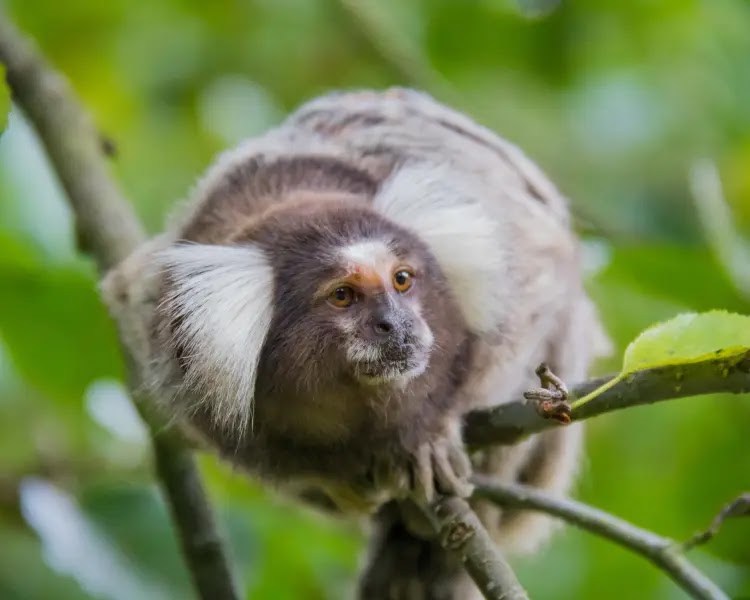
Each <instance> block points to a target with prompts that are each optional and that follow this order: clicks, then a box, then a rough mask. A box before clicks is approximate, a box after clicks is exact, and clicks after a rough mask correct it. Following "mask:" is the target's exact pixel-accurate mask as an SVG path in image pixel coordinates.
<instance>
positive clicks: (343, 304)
mask: <svg viewBox="0 0 750 600" xmlns="http://www.w3.org/2000/svg"><path fill="white" fill-rule="evenodd" d="M354 300H355V295H354V290H353V289H352V288H350V287H349V286H348V285H342V286H339V287H337V288H336V289H335V290H333V291H332V292H331V294H330V296H328V302H329V303H330V304H332V305H333V306H335V307H337V308H347V307H349V306H351V305H352V304H354Z"/></svg>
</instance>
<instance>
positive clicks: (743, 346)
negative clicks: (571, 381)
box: [571, 310, 750, 410]
mask: <svg viewBox="0 0 750 600" xmlns="http://www.w3.org/2000/svg"><path fill="white" fill-rule="evenodd" d="M748 352H750V317H748V316H745V315H738V314H736V313H730V312H727V311H722V310H714V311H710V312H706V313H684V314H681V315H677V316H676V317H674V318H673V319H670V320H669V321H666V322H664V323H659V324H657V325H654V326H652V327H649V328H648V329H646V330H645V331H644V332H642V333H641V334H640V335H639V336H638V337H637V338H636V339H635V340H633V341H632V342H631V343H630V345H629V346H628V347H627V348H626V350H625V356H624V357H623V365H622V371H621V373H620V374H619V375H618V376H617V377H615V378H614V379H611V380H610V381H608V382H607V383H605V384H604V385H602V386H601V387H599V388H597V389H595V390H594V391H593V392H591V393H589V394H587V395H586V396H584V397H583V398H579V399H578V400H576V401H574V402H573V403H571V407H572V408H573V409H574V410H575V409H576V408H579V407H581V406H583V405H584V404H586V403H587V402H589V401H591V400H593V399H594V398H596V397H597V396H599V395H600V394H602V393H603V392H605V391H606V390H609V389H611V388H612V387H614V386H615V385H617V384H618V383H619V382H620V381H622V380H623V379H625V378H627V377H628V376H629V375H632V374H633V373H635V372H636V371H642V370H646V369H652V368H656V367H679V366H680V365H686V366H687V365H696V366H697V365H705V364H707V363H715V364H716V367H717V368H722V369H727V368H728V367H730V366H732V364H733V363H735V362H738V361H740V360H742V359H743V358H744V357H745V356H746V355H747V353H748Z"/></svg>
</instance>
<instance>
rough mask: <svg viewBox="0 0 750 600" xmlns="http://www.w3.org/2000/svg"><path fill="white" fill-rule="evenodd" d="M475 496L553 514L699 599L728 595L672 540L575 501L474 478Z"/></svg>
mask: <svg viewBox="0 0 750 600" xmlns="http://www.w3.org/2000/svg"><path fill="white" fill-rule="evenodd" d="M474 483H475V485H476V488H475V491H474V497H477V498H483V499H485V500H489V501H490V502H494V503H495V504H498V505H500V506H504V507H512V508H525V509H530V510H537V511H541V512H544V513H547V514H550V515H554V516H556V517H559V518H560V519H563V520H564V521H567V522H568V523H571V524H573V525H576V526H577V527H580V528H581V529H585V530H586V531H589V532H591V533H594V534H596V535H600V536H602V537H605V538H607V539H608V540H610V541H612V542H615V543H616V544H619V545H621V546H624V547H625V548H627V549H628V550H631V551H632V552H635V553H636V554H639V555H640V556H643V557H644V558H646V559H648V560H649V561H651V562H652V563H653V564H654V565H656V566H657V567H658V568H659V569H661V570H662V571H664V572H665V573H666V574H667V575H669V577H670V578H672V580H674V581H675V583H677V585H679V586H680V587H681V588H682V589H683V590H685V591H686V592H687V593H688V594H690V596H691V597H692V598H697V599H700V600H728V598H729V597H728V596H727V595H726V594H725V593H724V592H723V591H722V590H721V589H720V588H719V587H718V586H717V585H716V584H715V583H714V582H713V581H711V580H710V579H709V578H708V577H706V576H705V575H704V574H703V573H702V572H701V571H699V570H698V569H697V568H696V567H695V566H694V565H693V564H692V563H691V562H690V561H688V560H687V558H685V557H684V556H683V555H682V554H681V552H680V546H679V544H677V543H676V542H675V541H673V540H671V539H668V538H664V537H661V536H659V535H657V534H655V533H653V532H651V531H647V530H645V529H641V528H639V527H636V526H635V525H632V524H630V523H628V522H627V521H623V520H622V519H620V518H618V517H615V516H614V515H611V514H609V513H606V512H604V511H602V510H599V509H597V508H594V507H592V506H587V505H586V504H583V503H581V502H576V501H575V500H570V499H564V498H558V497H554V496H552V495H550V494H548V493H545V492H542V491H540V490H538V489H536V488H532V487H528V486H524V485H520V484H516V483H513V484H510V483H500V482H497V481H494V480H492V479H491V478H487V477H481V476H475V478H474Z"/></svg>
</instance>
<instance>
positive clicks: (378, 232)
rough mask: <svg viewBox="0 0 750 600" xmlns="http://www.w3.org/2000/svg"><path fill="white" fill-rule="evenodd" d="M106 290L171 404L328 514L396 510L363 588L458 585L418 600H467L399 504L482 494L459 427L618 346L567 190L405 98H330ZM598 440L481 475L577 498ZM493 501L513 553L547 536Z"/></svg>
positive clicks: (508, 450)
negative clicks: (586, 268)
mask: <svg viewBox="0 0 750 600" xmlns="http://www.w3.org/2000/svg"><path fill="white" fill-rule="evenodd" d="M407 285H408V287H407ZM103 290H104V295H105V298H106V300H107V302H108V304H109V306H110V307H111V310H112V312H113V313H114V315H115V316H116V318H117V319H118V320H119V322H120V324H121V328H122V330H123V334H124V335H125V336H126V341H127V342H128V344H129V346H130V347H131V348H133V349H135V352H136V354H137V357H138V359H139V363H140V367H141V369H142V370H143V372H144V374H145V377H146V379H147V380H148V381H149V382H150V384H151V385H152V386H153V388H154V389H155V391H156V394H155V395H156V396H157V397H159V398H161V399H162V402H163V404H164V408H165V410H166V411H167V412H168V414H171V415H174V416H175V417H176V418H177V419H178V420H179V421H180V422H181V423H183V424H184V425H185V426H187V427H189V428H190V429H192V430H193V431H196V432H198V433H199V435H200V436H201V437H202V438H203V439H204V440H206V441H207V442H208V443H209V444H210V445H211V446H213V447H214V448H216V449H217V450H218V451H219V452H221V453H222V454H223V455H224V456H225V457H226V458H228V459H229V460H230V461H232V462H233V463H235V464H238V465H239V466H241V467H242V468H244V469H246V470H247V471H249V472H251V473H253V474H256V475H258V476H259V477H261V478H262V479H265V480H267V481H270V482H273V483H276V484H278V485H280V486H282V487H285V488H287V489H290V490H292V491H294V492H295V493H297V494H299V495H300V496H302V497H305V498H309V499H311V500H313V501H315V502H316V503H317V504H321V505H330V506H331V507H335V508H337V509H339V510H342V511H344V512H372V511H374V510H376V509H378V508H379V507H381V506H383V508H382V509H381V510H380V513H379V516H378V517H377V519H376V522H377V523H378V524H379V531H380V533H379V535H377V536H375V543H374V545H373V551H372V559H371V562H372V564H371V566H370V568H369V569H368V571H367V572H366V573H365V576H364V578H363V584H362V588H361V590H360V594H361V595H362V597H364V598H390V597H393V598H402V597H403V598H406V597H411V596H407V595H406V594H407V592H406V591H405V590H406V589H407V588H409V586H410V585H411V584H410V583H409V581H408V579H409V578H410V577H411V578H417V577H418V578H420V579H422V580H425V579H429V578H430V577H432V576H433V575H434V577H433V579H434V581H435V582H437V581H440V582H441V583H440V584H439V586H440V587H441V589H444V590H449V591H444V592H441V593H444V594H445V595H436V594H435V593H433V591H434V590H433V591H430V589H428V588H429V585H431V584H429V583H425V582H424V581H422V584H423V585H426V586H428V587H425V591H424V594H423V596H418V597H424V598H428V597H445V598H452V597H455V598H459V597H463V596H461V595H460V594H462V593H463V592H459V591H456V590H458V587H456V586H457V585H458V586H459V587H460V585H464V584H463V583H461V584H460V585H459V584H455V585H448V584H444V583H443V580H445V579H446V578H450V577H453V575H452V573H453V571H452V570H451V569H448V568H447V567H445V568H444V565H443V566H441V567H440V568H439V569H438V570H439V571H440V572H438V571H436V572H435V573H425V572H424V567H423V565H422V566H420V565H421V563H423V562H424V560H421V561H420V560H418V561H417V563H419V564H417V563H414V564H413V565H412V567H413V568H412V570H411V571H410V568H411V567H410V566H409V561H414V560H415V558H414V552H412V550H413V548H412V549H411V550H409V548H411V546H410V544H411V545H414V547H415V548H417V550H418V552H417V554H419V553H420V552H422V553H424V552H426V550H425V549H424V546H423V545H422V546H421V545H420V544H423V542H421V541H419V540H417V539H416V538H413V537H412V534H410V533H409V532H407V531H405V530H404V529H403V524H402V522H401V515H400V514H399V512H398V511H397V510H396V509H394V508H393V507H392V506H391V505H390V504H388V503H389V501H390V500H393V499H401V498H406V497H412V498H414V497H417V498H423V499H429V498H431V497H432V496H433V494H434V493H435V492H436V491H437V492H440V493H457V494H460V495H467V494H468V493H469V491H470V486H469V485H468V483H467V477H468V475H469V471H470V467H469V463H468V460H467V457H466V455H465V453H464V450H463V447H462V443H461V439H460V425H461V415H462V414H463V413H464V412H466V411H467V410H470V409H472V408H477V407H484V406H491V405H494V404H500V403H503V402H508V401H510V400H514V399H516V398H518V397H519V396H520V394H521V393H522V392H523V391H524V389H528V388H529V387H533V385H534V380H533V370H534V367H535V366H536V365H537V364H538V363H540V362H542V361H547V362H548V363H550V364H551V365H552V367H553V369H554V370H555V371H556V372H557V373H558V374H559V375H560V376H562V377H563V378H565V379H568V380H571V381H575V380H578V379H581V378H583V377H584V376H585V371H586V368H587V366H588V364H589V362H590V360H591V357H592V353H593V351H594V348H595V345H596V341H597V340H598V339H601V333H600V328H599V325H598V322H597V319H596V316H595V314H594V312H593V310H592V308H591V305H590V302H589V301H588V299H587V298H586V296H585V294H584V292H583V290H582V286H581V276H580V272H579V265H578V249H577V242H576V240H575V238H574V236H573V235H572V233H571V232H570V228H569V218H568V212H567V208H566V203H565V201H564V199H563V198H562V197H561V196H560V194H559V193H558V192H557V190H556V189H555V188H554V186H552V184H550V183H549V182H548V180H547V179H546V178H545V177H544V176H543V175H542V174H541V172H540V171H539V170H538V169H537V168H536V167H535V166H534V165H533V164H532V163H531V162H530V161H529V160H528V159H526V158H525V157H524V156H523V155H522V154H521V153H520V151H518V150H517V149H516V148H515V147H514V146H512V145H510V144H508V143H507V142H505V141H503V140H501V139H500V138H499V137H497V136H496V135H495V134H493V133H491V132H490V131H488V130H486V129H484V128H482V127H480V126H478V125H476V124H475V123H474V122H472V121H470V120H469V119H467V118H466V117H464V116H462V115H460V114H458V113H456V112H454V111H451V110H450V109H448V108H446V107H444V106H442V105H440V104H438V103H436V102H435V101H433V100H432V99H431V98H429V97H428V96H426V95H423V94H419V93H417V92H412V91H408V90H400V89H394V90H389V91H387V92H384V93H376V92H357V93H348V94H333V95H329V96H325V97H322V98H320V99H317V100H314V101H312V102H310V103H308V104H306V105H304V106H303V107H301V108H300V109H299V110H298V111H297V112H296V113H294V114H292V115H291V116H290V117H289V118H288V120H287V121H286V122H285V123H284V124H282V125H281V126H280V127H278V128H277V129H274V130H272V131H270V132H269V133H268V134H266V135H265V136H263V137H260V138H258V139H254V140H250V141H248V142H246V143H244V144H242V145H241V146H240V147H238V148H236V149H234V150H231V151H229V152H228V153H226V154H224V155H223V156H222V157H221V158H220V159H219V160H218V161H217V163H216V164H215V165H214V166H213V167H211V169H209V171H208V173H207V174H206V176H205V177H204V178H203V179H202V180H201V182H200V183H199V184H198V186H197V189H196V190H195V192H194V194H193V198H192V200H191V201H190V202H189V204H188V205H187V206H186V207H185V208H184V209H183V210H182V211H181V213H180V214H179V215H178V217H177V218H176V219H175V220H173V222H172V223H171V225H170V226H169V227H168V229H167V231H166V233H164V234H163V235H161V236H159V237H158V238H156V239H155V240H153V241H151V242H150V243H149V244H147V245H145V246H144V247H143V248H141V249H140V250H138V251H137V252H136V253H134V255H133V256H131V257H130V258H129V259H127V260H126V261H125V262H124V263H123V264H122V265H120V266H118V267H117V268H116V269H115V270H114V271H113V272H112V273H110V274H109V275H108V277H107V278H106V280H105V282H104V285H103ZM580 439H581V436H580V428H579V427H578V426H575V427H569V428H565V429H560V430H553V431H550V432H547V433H544V434H541V435H536V436H532V437H531V438H529V439H528V440H525V441H524V442H522V443H520V444H518V445H516V446H513V447H505V448H498V449H492V450H489V451H485V452H482V453H479V454H477V455H475V456H473V457H472V465H473V468H474V470H477V471H482V472H487V473H491V474H496V475H498V476H500V477H501V478H505V479H508V480H516V479H521V480H523V481H525V482H528V483H530V484H532V485H539V486H541V487H545V488H547V489H549V490H551V491H552V492H555V493H563V492H565V491H566V490H567V489H568V487H569V485H570V483H571V481H572V479H573V476H574V474H575V470H576V465H577V464H578V455H579V452H580ZM475 508H476V509H477V511H478V512H479V514H480V516H481V517H482V518H483V520H484V521H485V523H486V524H487V525H488V527H489V528H490V529H491V530H493V531H494V532H495V533H496V534H497V535H498V539H500V541H501V543H502V544H503V546H504V547H506V548H507V549H518V550H527V551H529V550H532V549H533V548H534V547H536V545H537V544H538V543H539V541H541V540H542V539H543V538H544V537H545V536H546V533H547V532H548V530H549V524H548V522H547V521H546V520H545V519H544V518H541V517H538V516H529V515H526V514H516V513H512V512H506V513H501V512H500V511H499V510H498V509H496V508H493V507H490V506H487V505H483V504H480V503H477V504H476V506H475ZM399 549H402V550H404V552H405V553H406V554H404V556H402V555H401V554H400V550H399ZM391 550H392V551H391ZM429 552H433V553H434V552H438V553H439V550H435V549H434V548H433V549H432V550H429ZM441 560H442V559H441ZM438 563H440V561H438ZM441 564H442V563H441ZM454 566H455V565H454ZM384 571H385V572H386V573H385V574H384ZM394 571H396V574H395V575H394V573H393V572H394ZM388 573H390V574H388ZM454 579H456V578H455V577H454ZM385 580H387V581H388V584H387V585H388V586H389V587H387V588H383V587H382V584H381V582H382V581H385ZM399 581H401V583H399ZM435 585H438V583H435ZM399 590H400V591H399ZM450 590H452V591H450ZM451 594H453V595H451ZM456 594H459V595H456Z"/></svg>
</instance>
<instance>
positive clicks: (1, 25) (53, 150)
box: [0, 15, 238, 600]
mask: <svg viewBox="0 0 750 600" xmlns="http://www.w3.org/2000/svg"><path fill="white" fill-rule="evenodd" d="M0 61H2V62H3V63H4V64H5V66H6V69H7V78H8V83H9V84H10V87H11V91H12V93H13V97H14V100H15V101H16V102H17V103H18V105H19V106H20V107H21V108H22V109H23V110H24V112H25V113H26V114H27V115H28V117H29V119H30V120H31V122H32V123H33V124H34V127H35V128H36V130H37V133H38V134H39V137H40V139H41V140H42V142H43V144H44V146H45V148H46V149H47V153H48V154H49V156H50V158H51V159H52V163H53V164H54V166H55V170H56V171H57V174H58V175H59V177H60V180H61V181H62V184H63V187H64V188H65V191H66V193H67V196H68V200H69V202H70V206H71V208H72V209H73V212H74V213H75V217H76V225H77V229H78V232H79V235H80V238H81V240H82V244H83V246H84V247H85V248H86V250H87V251H89V252H90V253H91V254H92V255H93V257H94V259H95V260H96V262H97V264H98V265H99V270H100V271H101V272H102V273H103V272H105V271H106V270H107V269H108V268H110V267H112V266H113V265H114V264H116V263H117V262H119V261H120V260H122V259H123V258H125V257H126V256H127V255H128V254H129V253H130V252H131V251H132V250H133V249H134V248H135V247H136V246H137V245H138V244H140V243H141V241H143V239H144V234H143V230H142V229H141V226H140V224H139V222H138V220H137V219H136V217H135V214H134V212H133V210H132V209H131V207H130V205H129V204H128V203H127V202H126V201H125V199H124V197H123V195H122V193H121V192H120V190H119V189H118V187H117V186H116V185H115V183H114V181H113V180H112V178H111V177H110V175H109V172H108V169H107V165H106V162H105V159H104V156H103V154H102V144H101V136H100V135H99V132H98V131H97V130H96V128H95V127H94V125H93V124H92V122H91V119H90V118H89V116H88V115H87V114H86V113H85V112H84V110H83V109H82V108H81V106H80V104H79V102H78V101H77V99H76V98H75V96H74V94H73V92H72V90H71V89H70V87H69V86H68V84H67V82H66V81H65V80H64V79H63V78H62V77H61V76H60V75H59V74H58V73H57V72H55V71H54V70H53V69H52V68H51V67H50V66H49V65H48V64H47V63H46V61H45V60H44V59H43V58H42V56H41V55H40V54H39V53H38V52H37V51H36V49H35V48H34V47H33V45H32V44H31V42H29V41H28V40H27V39H25V38H24V37H23V35H21V34H20V33H19V32H18V31H17V30H16V29H15V28H14V27H13V26H12V24H11V23H10V20H9V19H8V18H7V16H6V15H0ZM125 354H126V361H127V362H129V363H131V364H132V363H133V361H132V360H131V359H130V357H129V356H128V355H127V352H126V353H125ZM131 374H133V375H134V374H135V371H133V370H132V369H131ZM140 388H141V386H140V385H139V382H138V381H134V382H133V385H132V386H131V389H132V390H137V389H140ZM136 405H137V407H138V410H139V412H140V414H141V416H142V417H143V419H144V420H145V421H146V423H147V424H148V427H149V429H150V431H151V434H152V439H153V446H154V454H155V456H156V468H157V472H158V475H159V478H160V480H161V483H162V489H163V490H164V493H165V495H166V497H167V500H168V502H169V505H170V508H171V511H172V515H173V517H174V521H175V524H176V526H177V530H178V531H179V533H180V540H181V542H182V550H183V552H184V554H185V558H186V560H187V563H188V566H189V569H190V573H191V575H192V577H193V581H194V583H195V586H196V588H197V590H198V592H199V594H200V597H201V598H203V599H204V600H209V599H211V600H236V599H237V598H238V594H237V592H236V591H235V589H234V584H233V580H232V578H231V576H230V570H229V565H228V562H227V558H226V556H225V554H224V550H223V547H222V545H221V541H220V537H219V535H218V533H217V531H216V527H215V523H214V520H213V516H212V514H211V510H210V506H209V504H208V500H207V499H206V494H205V492H204V490H203V486H202V484H201V480H200V476H199V474H198V471H197V469H196V467H195V464H194V463H193V458H192V456H191V454H190V452H189V451H188V450H186V449H185V448H184V447H183V446H181V445H180V444H179V443H178V442H177V441H176V437H175V434H174V433H173V432H169V431H168V430H167V428H166V427H165V424H164V423H163V422H162V421H161V420H160V419H159V418H158V416H157V415H155V414H154V413H153V412H152V411H150V410H149V406H150V404H149V402H148V399H140V401H137V402H136Z"/></svg>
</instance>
